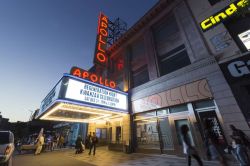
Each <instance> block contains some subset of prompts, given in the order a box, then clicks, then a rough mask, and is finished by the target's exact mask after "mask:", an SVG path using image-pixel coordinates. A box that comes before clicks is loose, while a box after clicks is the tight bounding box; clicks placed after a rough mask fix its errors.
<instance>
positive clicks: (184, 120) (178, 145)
mask: <svg viewBox="0 0 250 166" xmlns="http://www.w3.org/2000/svg"><path fill="white" fill-rule="evenodd" d="M182 125H187V126H188V127H189V132H188V135H189V138H190V141H191V144H192V145H193V146H195V145H196V143H195V141H194V137H195V136H194V132H193V128H192V125H191V123H190V120H189V118H188V115H186V116H178V117H171V126H172V132H173V138H174V139H173V142H174V151H175V154H177V155H180V156H183V155H184V154H183V145H182V134H181V126H182Z"/></svg>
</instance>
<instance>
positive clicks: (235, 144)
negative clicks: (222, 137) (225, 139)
mask: <svg viewBox="0 0 250 166" xmlns="http://www.w3.org/2000/svg"><path fill="white" fill-rule="evenodd" d="M225 151H226V152H228V153H229V152H231V153H232V155H233V156H234V157H235V159H236V160H237V161H238V162H239V163H240V166H249V165H250V161H249V158H248V155H247V149H246V147H245V146H244V145H243V144H242V143H241V142H240V140H238V139H233V141H232V144H231V145H230V146H228V148H227V149H226V150H225Z"/></svg>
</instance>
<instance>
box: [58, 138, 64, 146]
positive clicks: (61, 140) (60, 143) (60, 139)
mask: <svg viewBox="0 0 250 166" xmlns="http://www.w3.org/2000/svg"><path fill="white" fill-rule="evenodd" d="M63 147H64V137H63V135H60V138H59V148H60V149H61V148H63Z"/></svg>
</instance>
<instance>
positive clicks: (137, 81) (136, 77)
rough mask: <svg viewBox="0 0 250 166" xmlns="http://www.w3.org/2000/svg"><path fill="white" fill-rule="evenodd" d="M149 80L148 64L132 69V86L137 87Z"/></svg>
mask: <svg viewBox="0 0 250 166" xmlns="http://www.w3.org/2000/svg"><path fill="white" fill-rule="evenodd" d="M148 81H149V74H148V69H147V65H145V66H143V67H141V68H139V69H137V70H135V71H132V80H131V87H132V88H134V87H137V86H139V85H142V84H144V83H146V82H148Z"/></svg>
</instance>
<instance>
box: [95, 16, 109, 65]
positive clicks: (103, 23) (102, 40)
mask: <svg viewBox="0 0 250 166" xmlns="http://www.w3.org/2000/svg"><path fill="white" fill-rule="evenodd" d="M107 38H108V17H107V16H105V15H104V14H103V13H100V16H99V20H98V28H97V41H96V51H95V59H94V62H95V63H98V64H101V65H107V60H108V58H107V53H106V47H107Z"/></svg>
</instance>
